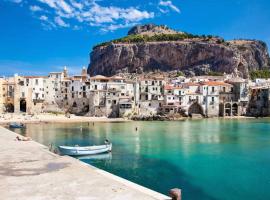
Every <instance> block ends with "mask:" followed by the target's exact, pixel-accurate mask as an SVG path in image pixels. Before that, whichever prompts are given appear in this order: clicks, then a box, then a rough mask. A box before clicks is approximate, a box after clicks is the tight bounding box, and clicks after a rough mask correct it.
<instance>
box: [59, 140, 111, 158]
mask: <svg viewBox="0 0 270 200" xmlns="http://www.w3.org/2000/svg"><path fill="white" fill-rule="evenodd" d="M58 149H59V151H60V153H61V154H62V155H69V156H84V155H95V154H101V153H107V152H110V151H112V143H105V144H104V145H96V146H84V147H80V146H59V147H58Z"/></svg>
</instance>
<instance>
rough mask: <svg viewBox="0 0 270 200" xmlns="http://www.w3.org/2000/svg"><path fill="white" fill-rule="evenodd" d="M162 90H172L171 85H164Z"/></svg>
mask: <svg viewBox="0 0 270 200" xmlns="http://www.w3.org/2000/svg"><path fill="white" fill-rule="evenodd" d="M164 89H165V90H172V89H173V86H172V85H165V87H164Z"/></svg>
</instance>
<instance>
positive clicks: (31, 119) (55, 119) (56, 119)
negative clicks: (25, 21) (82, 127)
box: [0, 113, 132, 125]
mask: <svg viewBox="0 0 270 200" xmlns="http://www.w3.org/2000/svg"><path fill="white" fill-rule="evenodd" d="M128 121H132V120H128V119H124V118H107V117H86V116H75V115H71V116H70V118H68V117H66V116H65V115H64V114H57V115H55V114H49V113H44V114H38V115H34V116H31V115H26V114H14V113H12V114H10V113H8V114H2V115H0V125H6V124H9V123H12V122H16V123H23V124H34V123H79V122H128Z"/></svg>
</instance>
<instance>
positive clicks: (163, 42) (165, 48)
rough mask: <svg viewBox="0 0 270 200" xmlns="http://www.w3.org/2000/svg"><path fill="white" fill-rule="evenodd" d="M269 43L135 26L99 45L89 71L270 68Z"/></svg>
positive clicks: (189, 72)
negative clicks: (123, 35)
mask: <svg viewBox="0 0 270 200" xmlns="http://www.w3.org/2000/svg"><path fill="white" fill-rule="evenodd" d="M269 66H270V59H269V54H268V50H267V45H266V44H265V43H264V42H262V41H258V40H232V41H225V40H224V39H223V38H221V37H217V36H211V35H208V36H205V35H201V36H198V35H193V34H190V33H185V32H179V31H175V30H172V29H170V28H168V27H167V26H156V25H153V24H147V25H140V26H135V27H133V28H131V29H130V31H129V32H128V35H127V36H126V37H123V38H119V39H116V40H112V41H108V42H104V43H101V44H98V45H96V46H95V47H94V48H93V50H92V52H91V54H90V64H89V68H88V73H89V74H90V75H96V74H101V75H107V76H111V75H114V74H117V73H135V72H137V73H143V72H151V71H173V70H176V71H182V72H183V73H185V74H186V75H191V76H192V75H207V74H222V73H224V72H225V73H234V74H237V75H239V76H241V77H244V78H248V77H249V74H250V71H254V70H259V69H265V68H269Z"/></svg>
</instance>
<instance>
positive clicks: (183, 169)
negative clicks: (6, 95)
mask: <svg viewBox="0 0 270 200" xmlns="http://www.w3.org/2000/svg"><path fill="white" fill-rule="evenodd" d="M136 127H138V131H136V130H135V128H136ZM16 132H18V133H21V134H23V135H28V136H30V137H32V138H33V139H34V140H36V141H38V142H40V143H43V144H45V145H48V144H49V143H54V144H55V145H75V144H79V145H93V144H100V143H102V142H103V141H104V139H105V138H108V139H110V140H111V141H112V143H113V151H112V154H109V155H101V156H94V157H85V158H80V159H81V160H82V161H84V162H87V163H90V164H92V165H94V166H96V167H99V168H101V169H104V170H106V171H109V172H111V173H113V174H116V175H119V176H121V177H124V178H126V179H128V180H131V181H133V182H136V183H138V184H141V185H143V186H146V187H148V188H151V189H154V190H156V191H159V192H162V193H164V194H167V193H168V190H169V189H171V188H174V187H178V188H181V189H182V193H183V199H185V200H193V199H199V200H202V199H207V200H208V199H209V200H214V199H217V200H234V199H237V200H242V199H245V200H246V199H256V200H257V199H258V200H260V199H262V200H265V199H270V120H267V119H260V120H222V119H205V120H193V121H191V120H188V121H182V122H126V123H95V124H94V125H93V124H92V123H90V124H88V123H82V124H80V123H79V124H78V123H77V124H29V125H27V128H26V130H16Z"/></svg>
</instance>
